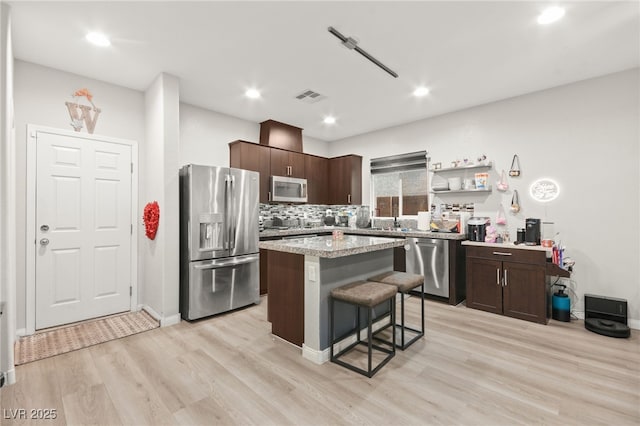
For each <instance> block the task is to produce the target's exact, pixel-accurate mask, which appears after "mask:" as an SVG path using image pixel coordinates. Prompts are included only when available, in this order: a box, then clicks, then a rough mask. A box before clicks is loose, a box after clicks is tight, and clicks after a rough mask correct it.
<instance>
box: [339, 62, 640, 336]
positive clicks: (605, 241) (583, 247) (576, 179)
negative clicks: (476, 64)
mask: <svg viewBox="0 0 640 426" xmlns="http://www.w3.org/2000/svg"><path fill="white" fill-rule="evenodd" d="M639 75H640V72H639V69H637V68H636V69H632V70H629V71H625V72H620V73H616V74H612V75H608V76H604V77H601V78H595V79H591V80H586V81H582V82H578V83H574V84H570V85H566V86H562V87H558V88H554V89H550V90H545V91H541V92H536V93H532V94H529V95H524V96H519V97H516V98H512V99H508V100H504V101H500V102H495V103H491V104H487V105H483V106H479V107H475V108H470V109H467V110H463V111H458V112H453V113H450V114H446V115H442V116H439V117H435V118H432V119H427V120H422V121H418V122H414V123H410V124H407V125H403V126H398V127H393V128H388V129H384V130H381V131H377V132H372V133H369V134H364V135H359V136H356V137H352V138H348V139H344V140H340V141H336V142H332V143H331V144H330V153H331V155H332V156H337V155H343V154H348V153H357V154H360V155H363V204H369V203H370V202H371V201H370V193H369V188H370V174H369V160H370V159H371V158H375V157H381V156H385V155H392V154H399V153H404V152H412V151H417V150H421V149H426V150H427V151H428V152H429V156H430V157H431V159H432V162H442V164H443V167H448V166H449V165H450V162H451V161H452V160H455V159H462V158H464V157H466V156H468V157H469V158H472V159H473V158H475V157H476V156H478V155H479V154H482V153H484V154H486V155H487V157H488V158H489V159H490V160H493V161H494V164H495V167H494V169H493V170H492V171H491V184H492V185H493V186H494V190H493V192H492V194H491V195H490V196H488V197H486V196H484V197H483V196H478V195H466V196H457V197H453V196H451V195H449V196H446V195H442V196H441V198H440V199H441V200H442V201H440V202H476V215H478V216H490V217H492V219H493V221H494V222H495V217H496V211H497V209H498V206H499V205H500V203H503V205H504V206H505V208H507V209H508V207H509V205H510V202H511V195H512V190H513V189H517V190H518V192H519V194H520V201H521V204H522V210H521V212H520V213H518V214H517V215H515V216H514V215H512V214H510V213H507V221H508V224H507V229H509V231H510V234H511V236H512V238H514V237H515V235H516V228H521V227H523V226H524V219H525V218H527V217H536V218H541V219H543V221H551V222H554V223H555V230H556V231H559V232H560V236H559V238H560V239H561V240H562V243H563V244H564V245H566V247H567V254H568V255H569V256H570V257H572V258H573V259H574V260H575V261H576V268H575V272H574V274H573V277H572V283H571V286H572V287H573V288H574V289H575V291H576V292H577V295H578V297H577V300H576V297H572V299H573V300H572V302H573V303H575V302H577V305H576V306H577V308H578V310H579V311H582V310H583V302H582V298H583V295H584V293H594V294H598V295H603V296H609V297H620V298H624V299H627V300H628V303H629V317H630V318H631V319H633V320H634V324H635V325H634V326H635V327H636V328H638V327H640V293H639V292H640V281H639V280H640V278H639V277H640V254H639V253H640V234H639V232H638V211H639V210H638V208H639V199H640V197H639V190H638V186H639V185H640V175H639V169H640V168H639V167H638V165H639V160H640V155H639V152H638V146H639V144H640V130H639V124H638V122H639V118H638V117H640V106H639V93H640V78H639ZM436 95H437V93H434V96H436ZM440 96H444V95H443V94H441V95H440ZM513 154H518V156H519V157H520V162H521V166H522V176H521V177H519V178H509V184H510V188H509V191H508V192H507V193H504V194H503V193H500V192H498V191H496V190H495V181H496V180H497V179H498V173H499V172H500V170H502V169H505V170H507V171H508V170H509V167H510V165H511V159H512V156H513ZM471 177H472V176H471ZM541 177H550V178H553V179H555V180H556V181H557V182H558V183H559V185H560V187H561V194H560V197H559V198H558V199H557V200H555V201H552V202H550V203H547V204H540V203H537V202H536V201H534V200H533V199H532V198H531V197H530V196H529V195H528V188H529V185H530V184H531V183H532V182H533V181H534V180H535V179H538V178H541ZM435 201H436V202H438V199H436V200H435ZM507 211H508V210H507ZM572 296H573V295H572Z"/></svg>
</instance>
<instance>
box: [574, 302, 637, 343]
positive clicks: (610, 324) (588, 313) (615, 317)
mask: <svg viewBox="0 0 640 426" xmlns="http://www.w3.org/2000/svg"><path fill="white" fill-rule="evenodd" d="M584 328H586V329H587V330H589V331H593V332H594V333H598V334H602V335H603V336H609V337H629V336H631V330H630V329H629V326H628V325H627V301H626V300H624V299H616V298H613V297H604V296H596V295H593V294H585V295H584Z"/></svg>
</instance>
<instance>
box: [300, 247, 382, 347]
mask: <svg viewBox="0 0 640 426" xmlns="http://www.w3.org/2000/svg"><path fill="white" fill-rule="evenodd" d="M392 265H393V249H392V248H391V249H385V250H379V251H374V252H369V253H362V254H356V255H351V256H345V257H337V258H332V259H331V258H320V257H317V256H305V260H304V270H305V273H304V344H305V346H306V347H308V349H307V353H308V354H309V355H312V354H313V353H314V352H313V351H316V352H323V351H324V350H325V349H327V350H328V348H329V344H330V343H329V340H330V339H329V297H330V293H331V290H333V289H334V288H337V287H340V286H343V285H346V284H349V283H350V282H353V281H357V280H366V279H367V277H369V276H371V275H376V274H381V273H383V272H386V271H390V270H391V268H392ZM384 305H385V304H384V303H382V304H381V305H379V306H377V307H375V308H374V321H375V320H376V319H377V318H380V317H382V316H385V315H387V313H388V308H387V307H385V306H384ZM335 318H336V319H335V321H336V333H337V334H338V335H341V334H344V333H346V332H347V331H349V330H351V329H353V328H354V327H355V318H354V316H353V311H352V307H351V306H348V305H345V304H336V312H335ZM384 322H385V321H380V323H382V324H384ZM382 326H383V325H380V326H379V327H382ZM360 328H361V329H366V324H365V323H364V322H362V323H361V324H360ZM323 358H324V355H323ZM327 359H328V357H327Z"/></svg>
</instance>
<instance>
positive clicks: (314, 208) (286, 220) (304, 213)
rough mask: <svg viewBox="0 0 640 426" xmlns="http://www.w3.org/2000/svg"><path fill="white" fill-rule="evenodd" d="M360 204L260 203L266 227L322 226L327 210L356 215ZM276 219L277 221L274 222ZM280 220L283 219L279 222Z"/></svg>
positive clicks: (334, 212)
mask: <svg viewBox="0 0 640 426" xmlns="http://www.w3.org/2000/svg"><path fill="white" fill-rule="evenodd" d="M360 207H361V206H359V205H344V206H341V205H326V204H263V203H260V217H261V218H262V222H263V225H264V227H265V228H270V227H272V226H290V227H293V226H304V225H308V226H322V225H324V223H323V222H322V220H323V219H324V217H325V215H326V212H327V210H331V212H332V214H333V215H334V216H335V215H340V216H353V217H355V216H356V213H357V212H358V209H359V208H360ZM274 219H275V223H274ZM279 221H282V223H281V224H279Z"/></svg>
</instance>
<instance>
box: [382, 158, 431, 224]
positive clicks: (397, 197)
mask: <svg viewBox="0 0 640 426" xmlns="http://www.w3.org/2000/svg"><path fill="white" fill-rule="evenodd" d="M427 175H428V174H427V151H418V152H411V153H408V154H401V155H394V156H391V157H381V158H374V159H372V160H371V193H372V200H371V203H372V204H373V205H374V211H375V215H376V216H378V217H397V216H407V215H417V214H418V212H419V211H427V210H429V199H428V192H429V190H428V185H427Z"/></svg>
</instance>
